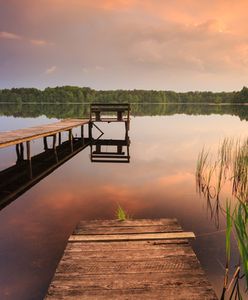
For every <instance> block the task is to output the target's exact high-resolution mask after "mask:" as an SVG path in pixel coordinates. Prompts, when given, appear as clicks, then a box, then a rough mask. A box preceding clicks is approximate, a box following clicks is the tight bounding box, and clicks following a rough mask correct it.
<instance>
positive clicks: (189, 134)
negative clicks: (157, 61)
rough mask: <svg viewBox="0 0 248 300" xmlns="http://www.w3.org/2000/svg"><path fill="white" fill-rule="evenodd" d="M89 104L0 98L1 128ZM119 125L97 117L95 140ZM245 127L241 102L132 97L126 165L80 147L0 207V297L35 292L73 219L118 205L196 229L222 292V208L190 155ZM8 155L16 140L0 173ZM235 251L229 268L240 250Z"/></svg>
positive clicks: (111, 211) (106, 215)
mask: <svg viewBox="0 0 248 300" xmlns="http://www.w3.org/2000/svg"><path fill="white" fill-rule="evenodd" d="M88 112H89V107H88V106H83V105H76V104H75V105H66V104H65V105H48V104H44V105H18V106H17V105H14V104H8V105H7V104H6V105H4V104H1V105H0V131H6V130H13V129H19V128H25V127H30V126H35V125H40V124H47V123H53V122H55V121H56V120H58V119H62V118H77V117H83V116H84V117H87V115H88ZM122 125H123V124H114V123H111V124H100V128H101V129H102V130H103V132H104V135H103V136H102V138H104V139H124V137H125V130H124V128H123V126H122ZM247 130H248V106H245V105H237V106H233V105H232V106H229V105H223V106H220V105H185V104H177V105H173V104H170V105H166V104H163V105H159V104H156V105H152V104H149V105H137V104H134V105H132V118H131V124H130V131H129V138H130V148H129V151H130V162H129V163H126V164H125V163H122V164H118V163H115V164H114V163H104V164H101V163H92V162H91V160H90V147H86V148H84V149H82V151H79V152H78V153H77V154H76V155H75V156H73V157H72V158H71V159H69V160H67V161H66V162H65V163H64V164H63V165H61V166H60V167H59V168H57V169H55V170H54V171H53V172H51V173H50V174H49V175H48V176H46V177H44V178H43V179H42V180H40V181H39V182H37V183H36V184H35V185H33V187H32V188H30V189H28V190H26V191H25V193H23V194H22V195H20V196H19V197H17V198H16V199H15V200H14V201H12V202H11V203H9V204H8V205H6V206H5V207H3V208H2V210H1V211H0V241H1V247H0V298H1V299H25V300H27V299H42V298H43V297H44V295H45V294H46V291H47V288H48V285H49V283H50V281H51V279H52V276H53V274H54V272H55V269H56V266H57V263H58V262H59V260H60V258H61V256H62V254H63V250H64V248H65V245H66V243H67V239H68V237H69V235H70V234H71V233H72V231H73V230H74V228H75V226H76V224H77V223H78V222H79V221H80V220H91V219H114V218H116V209H117V207H118V205H120V206H121V207H123V208H124V209H125V210H126V211H127V212H128V215H129V216H130V217H132V218H177V219H178V221H179V223H180V224H181V226H182V227H183V229H184V230H185V231H193V232H194V233H195V234H196V236H197V238H196V240H194V241H192V242H191V244H192V247H193V249H194V251H195V252H196V254H197V257H198V259H199V261H200V262H201V265H202V267H203V269H204V270H205V272H206V274H207V276H208V278H209V280H210V282H211V284H212V285H213V287H214V289H215V291H216V293H217V294H218V295H220V293H221V289H222V285H223V276H224V268H225V267H224V266H225V231H224V229H225V216H224V214H222V213H220V214H219V216H217V215H216V214H215V212H213V211H211V209H210V208H209V205H207V202H206V200H205V199H204V197H201V196H200V195H199V194H198V192H197V189H196V180H195V170H196V162H197V157H198V154H199V152H200V151H201V149H202V148H203V147H204V146H205V147H206V148H208V149H211V151H212V150H213V151H217V149H218V146H219V144H220V142H221V141H222V140H223V138H225V137H228V138H229V137H231V138H232V137H235V138H240V139H243V138H245V137H247ZM76 134H78V132H77V131H75V132H74V135H76ZM97 134H98V133H97V130H95V131H94V135H96V136H97ZM64 138H65V137H64ZM104 147H105V148H104V149H105V151H109V149H110V148H111V146H104ZM42 151H43V144H42V141H41V140H35V142H32V154H33V155H36V154H38V153H40V152H42ZM15 161H16V154H15V147H9V148H4V149H0V171H1V172H3V171H4V170H5V169H7V168H8V167H10V166H13V165H14V164H15ZM0 186H1V183H0ZM226 197H228V195H226V194H225V193H224V194H223V203H222V205H224V201H225V199H226ZM0 200H1V199H0ZM232 255H233V256H232V265H233V266H234V265H235V264H236V263H237V262H238V254H237V249H235V248H233V249H232Z"/></svg>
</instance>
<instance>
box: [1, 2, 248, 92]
mask: <svg viewBox="0 0 248 300" xmlns="http://www.w3.org/2000/svg"><path fill="white" fill-rule="evenodd" d="M247 11H248V1H247V0H236V1H233V0H87V1H86V0H70V1H68V0H0V88H9V87H21V86H24V87H38V88H44V87H47V86H56V85H59V86H61V85H78V86H90V87H92V88H95V89H120V88H121V89H134V88H136V89H162V90H176V91H188V90H213V91H222V90H226V91H230V90H240V89H241V88H242V86H244V85H248V83H247V79H248V34H247V32H248V21H247Z"/></svg>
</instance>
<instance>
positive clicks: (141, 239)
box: [46, 219, 217, 300]
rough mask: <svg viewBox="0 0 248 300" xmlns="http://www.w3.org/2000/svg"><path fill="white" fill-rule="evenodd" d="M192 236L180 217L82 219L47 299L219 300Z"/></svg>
mask: <svg viewBox="0 0 248 300" xmlns="http://www.w3.org/2000/svg"><path fill="white" fill-rule="evenodd" d="M132 224H133V225H134V226H132ZM177 230H178V231H177ZM154 231H156V232H157V233H155V234H154V233H153V232H154ZM113 233H114V234H113ZM186 236H187V237H188V236H190V237H192V236H194V235H193V234H192V233H185V232H182V228H181V227H180V226H179V225H178V223H177V221H176V219H172V220H171V219H159V220H145V219H141V220H127V221H124V222H118V221H116V220H112V221H109V220H101V221H89V222H87V221H82V222H80V224H79V225H78V227H77V229H76V230H75V231H74V234H73V235H72V236H71V237H70V239H69V242H68V244H67V246H66V249H65V252H64V255H63V257H62V259H61V261H60V263H59V265H58V267H57V270H56V273H55V275H54V278H53V281H52V283H51V285H50V287H49V290H48V293H47V296H46V299H90V300H93V299H104V300H105V299H117V300H118V299H123V300H124V299H125V300H126V299H135V300H136V299H149V300H150V299H151V300H152V299H156V300H157V299H181V300H182V299H183V300H191V299H197V300H199V299H206V300H210V299H212V300H216V299H217V297H216V295H215V293H214V291H213V289H212V287H211V286H210V284H209V281H208V280H207V278H206V276H205V273H204V271H203V270H202V269H201V266H200V263H199V261H198V259H197V257H196V256H195V254H194V251H193V250H192V248H191V247H190V245H189V243H188V239H185V238H182V237H186ZM155 237H156V238H157V239H155V240H154V239H153V238H155ZM165 237H166V238H168V237H170V239H165V240H164V239H162V240H160V239H159V238H165ZM179 237H180V238H179ZM130 238H134V240H129V239H130ZM137 238H138V239H137ZM147 238H148V239H147ZM174 238H175V239H174ZM113 239H114V240H113ZM123 239H125V240H123ZM126 239H127V240H126ZM75 240H76V241H77V242H74V241H75ZM88 241H90V242H88Z"/></svg>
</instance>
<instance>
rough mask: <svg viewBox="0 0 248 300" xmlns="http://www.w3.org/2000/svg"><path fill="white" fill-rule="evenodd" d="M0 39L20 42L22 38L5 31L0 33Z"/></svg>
mask: <svg viewBox="0 0 248 300" xmlns="http://www.w3.org/2000/svg"><path fill="white" fill-rule="evenodd" d="M0 38H1V39H8V40H21V39H22V37H21V36H20V35H17V34H15V33H12V32H7V31H1V32H0Z"/></svg>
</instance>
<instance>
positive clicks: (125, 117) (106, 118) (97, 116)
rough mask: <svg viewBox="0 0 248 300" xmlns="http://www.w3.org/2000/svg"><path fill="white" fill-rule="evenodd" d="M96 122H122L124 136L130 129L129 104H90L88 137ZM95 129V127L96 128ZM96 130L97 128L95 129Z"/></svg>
mask: <svg viewBox="0 0 248 300" xmlns="http://www.w3.org/2000/svg"><path fill="white" fill-rule="evenodd" d="M97 122H107V123H111V122H124V124H125V129H126V134H127V132H128V131H129V129H130V104H129V103H108V104H103V103H92V104H91V105H90V120H89V136H90V137H91V134H92V127H93V126H96V125H95V123H97ZM96 127H97V126H96ZM97 128H98V127H97Z"/></svg>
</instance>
